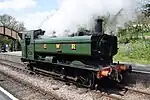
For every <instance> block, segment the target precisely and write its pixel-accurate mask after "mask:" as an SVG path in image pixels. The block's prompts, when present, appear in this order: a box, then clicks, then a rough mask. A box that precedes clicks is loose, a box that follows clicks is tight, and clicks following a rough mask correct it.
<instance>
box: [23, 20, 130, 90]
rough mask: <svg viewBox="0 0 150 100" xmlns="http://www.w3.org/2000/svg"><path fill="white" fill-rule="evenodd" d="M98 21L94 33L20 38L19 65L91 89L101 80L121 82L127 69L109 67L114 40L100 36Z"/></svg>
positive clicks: (26, 34)
mask: <svg viewBox="0 0 150 100" xmlns="http://www.w3.org/2000/svg"><path fill="white" fill-rule="evenodd" d="M102 21H103V20H102V19H97V20H96V24H95V30H94V32H91V34H88V35H84V34H85V33H84V32H79V33H78V36H66V37H51V38H39V36H42V35H44V33H45V31H43V30H41V29H39V30H31V31H26V32H24V33H23V34H22V40H21V45H22V58H21V60H22V62H28V63H29V67H30V68H31V69H33V68H38V69H44V70H46V71H49V72H54V73H57V74H58V75H59V76H60V77H61V78H71V79H73V80H75V81H77V82H80V83H82V84H85V85H87V86H90V87H95V85H96V84H97V83H98V81H99V80H101V79H102V78H105V77H107V78H109V79H112V80H115V81H119V82H120V81H121V80H122V79H123V76H122V73H123V72H128V71H131V66H125V65H123V64H119V63H118V64H116V63H113V60H112V59H113V56H114V55H116V54H117V51H118V48H117V37H116V36H112V35H107V34H103V30H102Z"/></svg>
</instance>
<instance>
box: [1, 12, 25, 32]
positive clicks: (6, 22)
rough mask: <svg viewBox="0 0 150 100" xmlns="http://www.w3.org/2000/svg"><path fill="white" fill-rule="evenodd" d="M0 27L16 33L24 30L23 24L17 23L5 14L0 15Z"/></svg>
mask: <svg viewBox="0 0 150 100" xmlns="http://www.w3.org/2000/svg"><path fill="white" fill-rule="evenodd" d="M0 26H5V27H8V28H10V29H12V30H15V31H17V32H20V31H24V30H26V28H25V27H24V23H23V22H19V21H17V20H16V19H15V18H14V17H12V16H10V15H7V14H4V15H0Z"/></svg>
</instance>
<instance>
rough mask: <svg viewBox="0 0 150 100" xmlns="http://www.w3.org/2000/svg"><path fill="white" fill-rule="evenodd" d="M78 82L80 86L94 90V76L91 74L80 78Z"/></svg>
mask: <svg viewBox="0 0 150 100" xmlns="http://www.w3.org/2000/svg"><path fill="white" fill-rule="evenodd" d="M79 80H80V81H79V82H80V83H81V84H83V85H86V86H87V87H89V88H90V89H95V86H96V84H95V75H94V73H93V72H89V73H87V74H86V76H85V77H82V76H80V78H79Z"/></svg>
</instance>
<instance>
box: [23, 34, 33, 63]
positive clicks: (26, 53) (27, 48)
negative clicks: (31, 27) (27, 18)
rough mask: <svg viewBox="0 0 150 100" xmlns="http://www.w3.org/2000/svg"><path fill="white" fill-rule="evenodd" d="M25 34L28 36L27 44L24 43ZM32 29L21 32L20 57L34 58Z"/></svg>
mask: <svg viewBox="0 0 150 100" xmlns="http://www.w3.org/2000/svg"><path fill="white" fill-rule="evenodd" d="M25 34H26V35H28V37H30V43H29V45H26V43H25ZM33 41H34V40H33V31H27V32H24V33H23V34H22V40H21V46H22V57H23V58H27V59H31V60H34V44H33Z"/></svg>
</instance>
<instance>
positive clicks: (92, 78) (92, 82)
mask: <svg viewBox="0 0 150 100" xmlns="http://www.w3.org/2000/svg"><path fill="white" fill-rule="evenodd" d="M88 83H89V87H90V89H94V88H95V75H94V73H93V72H91V73H89V75H88Z"/></svg>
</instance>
